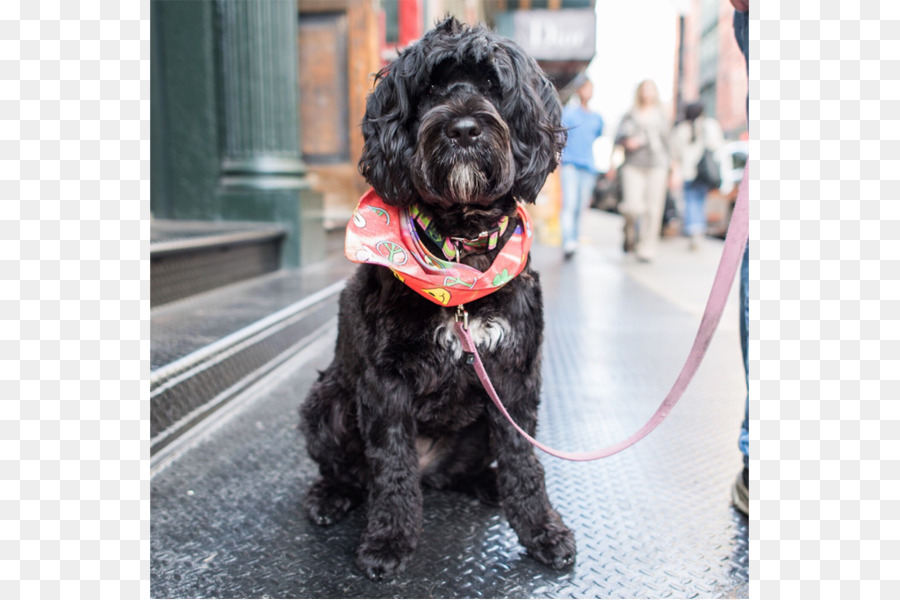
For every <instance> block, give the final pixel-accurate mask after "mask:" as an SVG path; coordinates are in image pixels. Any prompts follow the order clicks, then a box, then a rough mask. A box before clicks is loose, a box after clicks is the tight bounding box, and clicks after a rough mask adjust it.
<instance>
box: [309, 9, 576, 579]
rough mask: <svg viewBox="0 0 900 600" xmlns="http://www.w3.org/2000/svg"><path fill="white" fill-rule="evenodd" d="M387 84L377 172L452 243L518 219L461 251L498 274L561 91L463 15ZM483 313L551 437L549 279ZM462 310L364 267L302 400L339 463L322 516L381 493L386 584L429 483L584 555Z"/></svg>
mask: <svg viewBox="0 0 900 600" xmlns="http://www.w3.org/2000/svg"><path fill="white" fill-rule="evenodd" d="M376 80H377V82H378V84H377V86H376V87H375V89H374V91H373V92H372V94H371V95H370V96H369V98H368V101H367V105H366V115H365V118H364V120H363V124H362V130H363V135H364V137H365V149H364V151H363V155H362V158H361V160H360V163H359V168H360V172H361V173H362V174H363V176H365V178H366V180H367V181H368V182H369V183H370V184H371V185H372V187H373V188H374V190H375V192H377V194H378V195H379V196H380V197H381V198H382V199H383V200H384V202H385V203H386V204H389V205H391V206H399V207H409V206H411V205H418V206H421V207H422V208H423V210H427V211H428V212H429V213H430V214H431V217H432V219H433V226H434V228H435V229H436V230H437V231H439V232H440V233H441V234H442V235H443V236H445V237H451V236H452V237H453V238H464V239H475V238H477V237H478V236H479V234H480V233H481V232H484V231H488V230H491V229H492V228H495V226H496V224H497V223H498V221H500V219H501V218H502V217H504V216H505V217H509V218H510V219H511V220H512V223H511V224H510V226H509V227H508V228H507V229H506V231H505V233H503V234H502V236H501V238H500V239H499V243H498V245H497V246H496V248H493V249H486V250H483V251H473V252H471V253H468V254H465V255H462V251H460V255H462V259H461V260H462V263H464V264H468V265H470V266H472V267H474V268H476V269H478V270H480V271H485V270H487V269H488V267H489V266H490V265H491V264H492V261H494V259H495V257H496V256H497V254H498V252H499V250H500V248H502V246H503V244H504V242H505V241H506V240H507V239H509V237H510V236H511V235H512V233H511V232H512V230H513V229H514V226H515V225H516V224H517V216H516V215H517V212H516V202H517V201H519V202H534V200H535V197H536V196H537V194H538V192H539V190H540V189H541V186H542V185H543V183H544V180H545V179H546V177H547V175H548V174H549V173H550V172H551V171H553V169H554V168H555V167H556V165H557V160H558V156H559V152H560V151H561V149H562V147H563V145H564V143H565V133H564V130H563V129H562V128H561V127H560V112H561V111H560V104H559V99H558V97H557V94H556V91H555V89H554V88H553V85H552V84H551V83H550V82H549V81H548V80H547V78H546V77H545V76H544V75H543V73H542V72H541V71H540V69H539V67H538V66H537V64H536V63H535V62H534V60H532V59H531V58H529V57H528V56H526V55H525V54H524V53H523V51H522V50H521V48H519V47H518V46H517V45H515V44H514V43H512V42H511V41H509V40H508V39H506V38H503V37H501V36H498V35H496V34H495V33H492V32H491V31H490V30H488V29H486V28H484V27H482V26H476V27H472V28H469V27H467V26H464V25H461V24H460V23H459V22H457V21H456V20H455V19H452V18H448V19H446V20H445V21H443V22H442V23H440V24H439V25H438V26H437V28H436V29H434V30H432V31H431V32H429V33H428V34H427V35H425V37H424V38H423V39H422V40H421V41H420V42H418V43H417V44H415V45H414V46H412V47H410V48H409V49H407V50H406V51H404V52H403V53H402V54H401V55H400V57H399V58H398V59H397V60H396V61H395V62H394V63H392V64H391V65H390V66H388V67H387V68H386V69H384V70H382V71H381V72H380V73H379V74H378V76H377V77H376ZM423 239H425V238H424V236H423ZM427 243H428V245H429V248H430V250H431V251H432V252H433V253H434V254H435V255H439V254H440V251H441V249H440V247H439V246H438V245H437V244H434V243H432V242H431V241H430V240H429V241H428V242H427ZM529 261H530V259H529ZM466 308H467V310H468V311H469V313H470V315H471V319H470V331H471V332H472V336H473V338H474V339H475V341H476V343H477V345H478V348H479V351H480V353H481V355H482V357H483V360H484V363H485V365H486V368H487V370H488V372H489V374H490V376H491V378H492V379H493V382H494V385H495V387H496V388H497V391H498V393H499V394H500V397H501V398H503V399H504V401H505V402H506V403H507V407H508V409H509V412H510V413H511V415H512V416H513V418H514V419H515V420H516V421H517V422H518V423H519V424H520V425H521V426H522V427H523V428H524V429H525V430H526V431H528V432H529V433H531V434H532V435H533V434H534V431H535V426H536V419H537V412H538V402H539V399H540V398H539V397H540V384H541V370H540V362H541V342H542V336H543V333H542V330H543V316H542V300H541V290H540V284H539V281H538V276H537V273H535V272H533V271H532V270H531V269H530V267H528V266H526V267H525V269H524V271H522V273H521V274H520V275H519V276H518V277H515V278H514V279H512V280H511V281H509V282H508V283H507V284H506V285H504V286H502V287H500V288H499V289H498V290H497V291H495V292H493V293H491V294H490V295H487V296H485V297H484V298H482V299H479V300H477V301H475V302H472V303H470V304H466ZM454 313H455V310H454V309H452V308H449V307H442V306H440V305H438V304H436V303H434V302H430V301H429V300H426V299H424V298H423V297H422V296H420V295H419V294H417V293H416V292H414V291H413V290H411V289H410V288H409V287H407V286H406V285H404V283H402V282H401V281H399V280H398V278H396V277H395V276H394V275H393V274H392V273H391V270H390V269H387V268H385V267H383V266H377V265H370V264H366V265H362V266H360V267H359V268H358V269H357V271H356V273H355V274H354V276H353V277H352V278H351V280H350V281H349V283H348V285H347V287H346V289H345V290H344V291H343V293H342V294H341V299H340V316H339V332H338V340H337V346H336V351H335V358H334V362H332V364H331V365H330V366H329V367H328V368H327V369H326V370H325V371H324V372H323V373H321V374H320V376H319V379H318V381H317V382H316V384H315V385H314V386H313V388H312V390H311V391H310V393H309V396H308V398H307V399H306V401H305V403H304V404H303V406H302V407H301V415H302V423H301V429H302V431H303V432H304V434H305V437H306V441H307V444H308V449H309V454H310V455H311V456H312V458H313V459H314V460H315V461H316V462H317V463H318V464H319V470H320V473H321V479H319V480H318V481H316V482H315V483H314V484H313V486H312V488H311V489H310V490H309V494H308V496H307V499H306V507H307V511H308V514H309V517H310V518H311V519H312V520H313V522H315V523H318V524H320V525H329V524H331V523H334V522H335V521H337V520H338V519H340V518H341V517H342V516H344V515H345V514H346V513H347V512H348V511H349V510H350V509H351V508H353V507H354V506H356V505H358V504H360V503H362V502H363V501H366V502H367V510H368V513H367V522H366V527H365V530H364V532H363V534H362V539H361V542H360V545H359V548H358V551H357V564H358V566H359V567H360V568H361V569H362V570H363V571H364V572H365V573H366V575H368V576H369V577H371V578H373V579H381V578H384V577H389V576H391V575H393V574H395V573H396V572H398V571H400V570H401V569H403V567H404V566H405V565H406V563H407V562H408V560H409V559H410V557H411V555H412V553H413V551H414V549H415V547H416V543H417V541H418V538H419V534H420V530H421V527H422V490H421V485H422V484H425V485H428V486H431V487H433V488H438V489H455V490H462V491H465V492H468V493H471V494H474V495H476V496H477V497H479V498H481V499H482V500H484V501H486V502H494V503H496V502H497V501H499V502H500V503H501V505H502V507H503V509H504V511H505V514H506V516H507V518H508V519H509V522H510V524H511V525H512V527H513V529H514V530H515V531H516V533H517V534H518V537H519V540H520V541H521V543H522V544H523V545H524V546H525V548H527V550H528V552H529V553H530V554H531V555H532V556H533V557H534V558H536V559H537V560H538V561H540V562H542V563H545V564H547V565H550V566H552V567H554V568H564V567H567V566H569V565H571V564H573V562H574V560H575V539H574V536H573V534H572V532H571V531H570V530H569V529H568V528H567V527H566V526H565V524H563V522H562V519H560V516H559V514H558V513H557V512H556V511H555V510H554V509H553V507H552V506H551V505H550V502H549V500H548V498H547V492H546V489H545V485H544V471H543V468H542V466H541V464H540V462H539V461H538V459H537V457H536V456H535V453H534V450H533V449H532V447H531V446H530V445H529V444H528V442H527V441H526V440H525V439H523V438H522V437H521V436H520V435H519V434H518V433H517V432H516V431H515V430H514V429H513V428H512V427H511V426H510V425H509V423H508V422H507V421H505V420H504V418H503V417H502V416H501V414H500V413H499V411H497V410H496V408H495V407H494V406H493V405H492V404H491V402H490V400H489V399H488V397H487V395H486V393H485V392H484V389H483V388H482V386H481V384H480V383H479V381H478V379H477V377H476V375H475V372H474V370H473V368H472V367H471V366H470V365H467V364H466V362H465V359H464V357H463V356H462V351H461V347H460V344H459V341H458V340H457V339H456V338H455V336H454V334H453V321H454ZM494 461H496V465H497V466H496V468H494V467H493V466H492V465H493V463H494Z"/></svg>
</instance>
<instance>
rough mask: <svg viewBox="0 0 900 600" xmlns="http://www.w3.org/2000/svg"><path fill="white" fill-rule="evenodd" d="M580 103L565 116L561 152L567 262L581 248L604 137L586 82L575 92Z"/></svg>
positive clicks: (562, 220)
mask: <svg viewBox="0 0 900 600" xmlns="http://www.w3.org/2000/svg"><path fill="white" fill-rule="evenodd" d="M576 94H577V96H578V101H577V102H570V103H569V104H568V105H567V106H566V107H565V108H564V109H563V114H562V124H563V127H565V128H566V129H567V130H568V141H567V142H566V147H565V148H564V149H563V151H562V160H561V161H560V162H561V163H562V172H561V180H562V181H561V183H562V210H561V211H560V226H561V229H562V242H563V253H564V256H565V257H566V259H569V258H571V257H572V255H574V254H575V250H576V249H577V248H578V228H579V223H580V222H581V214H582V212H584V209H585V207H586V206H587V205H588V204H589V202H590V198H591V195H592V194H593V193H594V187H595V186H596V184H597V168H596V166H595V165H594V151H593V147H594V140H596V139H597V138H598V137H600V136H601V135H603V117H601V116H600V115H599V114H597V113H595V112H594V111H592V110H591V109H589V108H588V101H589V100H590V99H591V96H593V94H594V86H593V84H592V83H591V81H590V80H589V79H584V81H583V83H582V84H581V85H580V86H579V87H578V91H577V92H576Z"/></svg>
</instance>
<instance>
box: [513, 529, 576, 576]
mask: <svg viewBox="0 0 900 600" xmlns="http://www.w3.org/2000/svg"><path fill="white" fill-rule="evenodd" d="M525 547H526V548H527V549H528V554H530V555H531V556H532V557H533V558H534V559H535V560H537V561H538V562H542V563H544V564H545V565H547V566H548V567H552V568H554V569H566V568H568V567H571V566H572V565H574V564H575V535H574V534H573V533H572V531H571V530H570V529H569V528H567V527H566V526H565V525H564V524H563V522H562V520H559V521H558V522H557V523H552V524H550V525H549V526H548V527H547V528H546V529H545V530H543V531H542V532H540V533H538V534H537V535H535V536H534V537H533V538H532V539H531V540H529V541H528V543H526V544H525Z"/></svg>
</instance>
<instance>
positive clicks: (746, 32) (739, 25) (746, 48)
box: [733, 11, 750, 467]
mask: <svg viewBox="0 0 900 600" xmlns="http://www.w3.org/2000/svg"><path fill="white" fill-rule="evenodd" d="M733 24H734V38H735V40H737V44H738V47H739V48H740V49H741V54H743V55H744V67H745V69H746V72H747V77H748V78H749V77H750V13H749V12H740V11H734V21H733ZM746 110H747V126H748V128H749V126H750V93H749V91H748V93H747V100H746ZM740 296H741V309H740V310H741V314H740V327H741V352H742V353H743V355H744V381H745V382H746V384H747V396H746V398H745V399H744V422H743V423H741V435H740V437H739V438H738V447H739V448H740V450H741V453H743V455H744V466H745V467H746V466H747V460H748V457H749V455H750V364H749V359H748V357H747V349H748V345H749V341H750V340H749V337H750V240H747V247H746V248H745V249H744V259H743V261H741V293H740Z"/></svg>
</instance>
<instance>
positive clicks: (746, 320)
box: [738, 243, 750, 464]
mask: <svg viewBox="0 0 900 600" xmlns="http://www.w3.org/2000/svg"><path fill="white" fill-rule="evenodd" d="M740 296H741V298H740V301H741V302H740V304H741V306H740V310H741V322H740V326H741V327H740V329H741V353H742V354H743V356H744V382H745V383H746V385H747V396H746V398H745V399H744V422H743V423H741V435H740V438H739V439H738V447H739V448H740V450H741V453H743V455H744V460H745V461H746V460H747V457H748V456H749V455H750V360H749V356H748V350H749V345H750V244H749V243H748V244H747V246H746V248H744V259H743V260H742V261H741V292H740ZM745 464H746V463H745Z"/></svg>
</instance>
